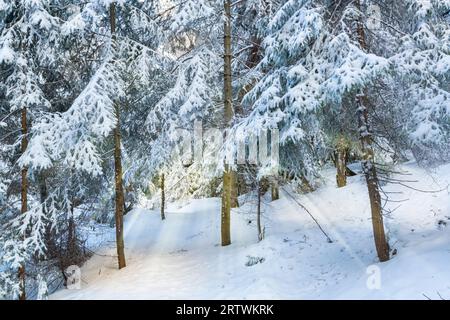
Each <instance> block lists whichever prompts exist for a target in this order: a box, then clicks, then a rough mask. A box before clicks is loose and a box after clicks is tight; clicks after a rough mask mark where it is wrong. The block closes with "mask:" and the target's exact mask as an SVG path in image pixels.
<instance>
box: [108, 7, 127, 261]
mask: <svg viewBox="0 0 450 320" xmlns="http://www.w3.org/2000/svg"><path fill="white" fill-rule="evenodd" d="M109 14H110V24H111V36H112V41H113V42H114V41H115V40H116V35H115V33H116V4H115V3H114V2H113V3H111V4H110V6H109ZM115 111H116V118H117V123H116V127H115V128H114V132H113V134H114V173H115V174H114V178H115V189H116V190H115V191H116V197H115V205H116V212H115V223H116V246H117V258H118V264H119V269H122V268H124V267H125V266H126V262H125V245H124V241H123V208H124V202H125V198H124V193H123V182H122V155H121V150H120V140H121V137H120V109H119V105H118V104H117V103H115Z"/></svg>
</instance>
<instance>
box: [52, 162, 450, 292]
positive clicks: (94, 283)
mask: <svg viewBox="0 0 450 320" xmlns="http://www.w3.org/2000/svg"><path fill="white" fill-rule="evenodd" d="M401 170H402V171H408V172H409V173H411V174H412V176H403V175H396V176H395V177H396V178H398V179H408V180H419V182H417V183H413V182H410V183H408V185H410V186H413V187H415V188H420V189H426V190H440V189H444V190H443V191H441V192H439V193H423V192H418V191H415V190H412V189H408V188H405V187H401V186H399V185H389V186H386V187H385V188H384V189H385V191H387V192H394V193H389V196H390V197H391V198H392V199H393V200H396V201H402V200H405V199H409V200H408V201H405V202H391V203H389V204H387V206H386V208H388V209H390V210H391V211H392V212H391V213H390V214H388V216H387V217H386V218H385V222H386V226H387V229H388V235H389V239H390V244H391V247H392V248H393V249H396V250H397V254H396V255H395V256H394V257H393V258H392V259H391V260H390V261H388V262H385V263H378V262H377V259H376V252H375V249H374V244H373V237H372V227H371V221H370V207H369V202H368V196H367V191H366V187H365V184H364V180H363V177H361V176H355V177H351V178H350V179H349V184H348V186H347V187H344V188H341V189H337V188H336V187H335V186H334V174H335V173H334V171H333V170H331V169H330V170H328V171H327V172H325V177H326V178H325V184H324V186H323V187H322V188H320V189H319V190H317V191H316V192H313V193H310V194H306V195H298V196H297V199H298V201H300V202H301V203H302V204H303V205H304V206H305V207H307V208H308V210H309V211H310V212H311V213H312V214H313V215H314V216H315V217H316V218H317V220H318V221H319V223H320V224H321V225H322V227H323V228H324V230H325V231H326V232H327V233H328V234H329V235H330V237H331V238H332V240H333V243H328V242H327V241H326V238H325V236H324V235H323V234H322V233H321V232H320V230H319V229H318V228H317V226H316V224H315V223H314V222H313V221H312V219H311V218H310V217H309V216H308V215H307V214H306V212H305V211H303V210H302V209H301V208H299V206H298V205H297V204H296V203H295V202H294V201H293V200H292V199H291V198H290V197H289V196H287V194H286V191H283V190H282V191H281V199H280V200H277V201H274V202H268V201H267V202H266V204H265V208H264V224H265V228H266V229H265V236H266V237H265V239H264V240H263V241H262V242H260V243H258V242H257V234H256V233H257V232H256V227H255V221H254V219H255V215H254V210H255V205H254V203H251V201H246V203H245V204H244V205H243V206H241V207H240V208H239V209H236V210H234V211H233V212H232V242H233V243H232V245H230V246H228V247H221V246H220V245H219V243H220V214H219V213H220V199H216V198H214V199H202V200H191V201H190V202H189V203H188V204H187V205H183V206H181V205H178V206H177V205H176V204H171V205H169V208H168V209H167V211H168V212H167V219H166V220H165V221H161V220H160V217H159V213H158V212H157V211H150V210H146V209H136V210H134V211H132V212H131V213H129V214H127V216H126V218H125V246H126V258H127V267H126V268H125V269H122V270H117V265H116V259H115V258H113V257H112V256H113V255H114V254H115V248H114V246H113V243H111V242H108V243H107V244H106V245H105V246H104V247H103V249H101V250H98V251H97V253H98V255H95V256H94V257H93V258H91V259H90V260H89V261H88V262H87V263H86V264H85V265H84V266H83V268H82V288H81V289H80V290H68V289H64V290H60V291H58V292H56V293H54V294H53V295H51V297H50V298H51V299H428V298H429V299H441V297H442V298H445V299H450V268H449V267H448V266H449V264H448V261H450V226H446V225H447V224H450V193H449V188H448V184H449V183H450V165H446V166H441V167H439V168H437V169H434V170H427V171H426V170H423V169H419V168H418V167H417V166H416V165H415V164H412V163H411V164H406V165H403V166H402V168H401ZM396 192H402V193H401V194H399V193H396ZM246 199H248V197H243V198H241V201H242V202H244V201H245V200H246ZM250 221H251V222H250ZM110 232H111V234H114V229H110ZM250 260H251V261H252V262H253V263H254V262H258V263H256V264H254V265H251V266H247V264H248V262H249V261H250ZM378 271H379V272H378ZM378 275H379V277H378ZM377 279H379V280H380V281H379V286H377V283H378V282H377ZM367 283H369V286H368V285H367Z"/></svg>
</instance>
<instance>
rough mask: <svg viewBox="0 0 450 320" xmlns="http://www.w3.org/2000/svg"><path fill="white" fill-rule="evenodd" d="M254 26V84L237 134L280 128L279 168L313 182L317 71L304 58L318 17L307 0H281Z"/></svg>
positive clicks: (319, 139) (317, 143) (318, 136)
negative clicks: (257, 46) (258, 55)
mask: <svg viewBox="0 0 450 320" xmlns="http://www.w3.org/2000/svg"><path fill="white" fill-rule="evenodd" d="M272 8H273V10H276V11H275V13H274V15H273V17H272V18H271V19H270V21H269V23H268V24H267V25H266V26H265V27H264V29H262V30H261V31H260V32H261V33H262V34H263V35H264V39H263V41H262V47H263V58H262V60H261V62H260V63H259V64H258V65H257V66H256V67H255V71H253V76H254V77H255V78H256V80H257V81H256V82H255V84H254V85H252V86H250V90H249V92H248V93H247V94H245V96H244V98H243V108H244V110H246V113H247V115H246V116H245V117H243V118H242V119H241V120H240V121H239V122H238V123H237V125H236V126H235V128H234V130H235V132H236V135H237V137H240V139H245V137H247V136H250V135H256V136H258V135H259V134H260V132H262V131H263V130H270V129H279V131H280V144H281V148H280V166H281V170H285V171H288V174H289V175H290V176H291V177H293V178H294V179H295V180H297V181H299V182H300V183H302V181H305V180H306V181H307V182H309V183H313V182H314V178H315V177H316V176H317V169H318V166H317V165H318V160H319V158H320V157H319V154H320V150H321V149H322V145H323V134H322V131H321V128H320V125H319V121H318V116H317V112H318V111H319V107H320V103H319V102H318V99H319V93H320V88H319V84H320V83H319V80H320V79H319V75H318V74H315V73H313V72H312V70H311V69H310V68H311V62H310V61H308V60H307V57H308V53H309V52H310V50H311V48H312V47H311V44H313V43H314V41H316V39H317V38H318V37H319V35H320V33H321V31H322V26H323V19H322V13H321V11H320V8H319V7H317V6H316V5H315V4H314V2H313V1H285V2H283V3H282V4H280V5H279V7H277V6H275V5H274V6H273V7H272Z"/></svg>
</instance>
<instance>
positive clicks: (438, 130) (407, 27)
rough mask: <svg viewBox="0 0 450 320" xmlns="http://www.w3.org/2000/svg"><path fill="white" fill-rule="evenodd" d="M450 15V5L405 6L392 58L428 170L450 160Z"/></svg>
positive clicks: (418, 154)
mask: <svg viewBox="0 0 450 320" xmlns="http://www.w3.org/2000/svg"><path fill="white" fill-rule="evenodd" d="M449 11H450V3H449V1H439V0H436V1H433V0H431V1H419V0H407V1H404V3H403V12H404V17H403V18H404V20H403V21H405V22H404V23H403V25H401V26H400V28H402V30H404V33H403V35H402V38H401V43H400V46H399V49H398V52H397V53H396V54H395V55H394V56H393V57H392V58H391V61H392V63H393V64H394V65H395V68H396V71H397V74H398V77H399V78H401V81H400V84H401V86H397V87H398V89H399V91H400V92H401V93H402V99H400V103H399V104H398V108H399V109H400V110H403V111H402V112H406V117H405V119H406V124H407V125H406V128H405V130H406V131H407V133H408V134H409V138H410V146H411V150H412V152H413V154H414V157H415V158H416V159H417V161H418V162H419V163H423V164H428V165H430V164H433V163H442V162H444V161H448V159H450V153H449V152H450V151H449V144H448V141H449V139H450V136H449V134H450V127H449V125H450V91H449V84H450V82H449V76H450V36H449V32H450V31H449V22H448V19H446V16H447V15H448V12H449Z"/></svg>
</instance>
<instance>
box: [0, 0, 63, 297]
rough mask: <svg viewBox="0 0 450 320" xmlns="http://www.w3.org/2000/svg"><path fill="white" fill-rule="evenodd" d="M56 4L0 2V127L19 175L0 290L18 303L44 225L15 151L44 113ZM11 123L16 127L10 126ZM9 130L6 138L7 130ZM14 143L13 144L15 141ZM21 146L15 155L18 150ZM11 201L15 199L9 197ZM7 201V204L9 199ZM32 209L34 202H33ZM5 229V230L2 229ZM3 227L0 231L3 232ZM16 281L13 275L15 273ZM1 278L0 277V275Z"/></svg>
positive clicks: (52, 58) (23, 294)
mask: <svg viewBox="0 0 450 320" xmlns="http://www.w3.org/2000/svg"><path fill="white" fill-rule="evenodd" d="M57 5H58V1H1V3H0V15H1V16H2V17H3V18H4V20H3V22H2V23H1V24H0V32H1V34H0V63H1V68H2V78H3V79H2V81H1V87H2V88H1V89H2V93H3V94H5V100H4V104H3V106H2V108H3V110H2V111H5V113H3V114H2V124H3V125H4V126H2V127H5V130H4V131H3V130H2V132H4V133H5V134H6V135H5V136H6V137H8V138H7V140H6V141H11V144H9V145H8V144H6V145H3V149H4V151H5V153H3V152H2V157H3V155H6V154H7V152H11V154H13V156H12V157H9V159H2V160H7V161H9V163H10V165H11V167H10V168H11V169H10V170H11V171H10V174H11V176H12V177H13V181H15V179H16V177H17V176H16V174H15V170H20V203H21V205H20V213H21V215H20V216H17V217H16V208H15V207H13V206H11V207H9V210H11V211H10V213H11V216H10V217H11V218H12V220H10V224H7V225H8V226H9V227H7V228H6V230H5V232H2V238H3V236H6V237H9V238H8V239H5V238H3V239H2V240H3V241H5V242H3V241H2V242H3V245H4V248H3V250H4V251H5V254H4V255H2V260H3V261H5V263H6V265H7V266H8V267H9V268H10V270H11V272H10V273H5V274H4V275H5V277H4V278H3V277H2V278H3V279H2V282H3V285H5V286H6V287H10V291H9V293H10V294H11V295H12V296H18V297H19V299H21V300H23V299H25V298H26V287H25V276H26V270H25V264H26V261H27V259H29V257H30V255H32V254H36V253H37V254H42V253H43V251H42V250H43V248H42V246H43V241H42V238H41V232H42V228H43V225H44V224H45V222H44V219H45V217H44V215H43V212H42V210H41V211H39V210H38V211H36V210H30V204H29V202H30V201H29V198H28V196H29V170H28V167H27V165H23V164H20V163H19V164H17V163H16V161H17V154H18V153H16V152H17V151H18V152H19V153H20V154H24V153H25V152H26V150H27V148H28V139H29V126H30V123H31V122H32V121H34V120H35V119H36V118H38V117H39V114H40V112H42V111H46V110H47V109H48V108H49V107H50V103H49V101H48V100H47V97H46V96H45V94H44V92H43V90H42V86H43V84H44V83H45V82H46V79H45V78H44V75H43V71H42V70H44V69H45V68H49V67H52V65H53V64H54V63H55V60H56V59H55V50H54V48H55V47H56V45H55V44H56V41H57V38H58V33H57V30H58V25H59V21H58V19H57V18H56V17H54V16H53V15H52V12H51V10H50V8H51V6H57ZM13 123H15V124H16V125H15V126H14V124H13ZM9 125H11V127H10V128H14V127H15V128H20V129H19V130H17V129H14V130H12V131H11V132H9V133H8V127H9ZM15 139H17V140H15ZM18 146H20V148H19V149H20V150H18V148H17V147H18ZM14 198H15V197H14ZM11 200H12V199H11ZM32 206H34V203H32ZM4 226H5V225H4ZM4 226H3V227H4ZM17 268H18V270H19V271H18V281H17V282H16V279H15V276H14V271H13V270H16V271H15V272H16V274H17ZM2 275H3V272H2Z"/></svg>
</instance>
